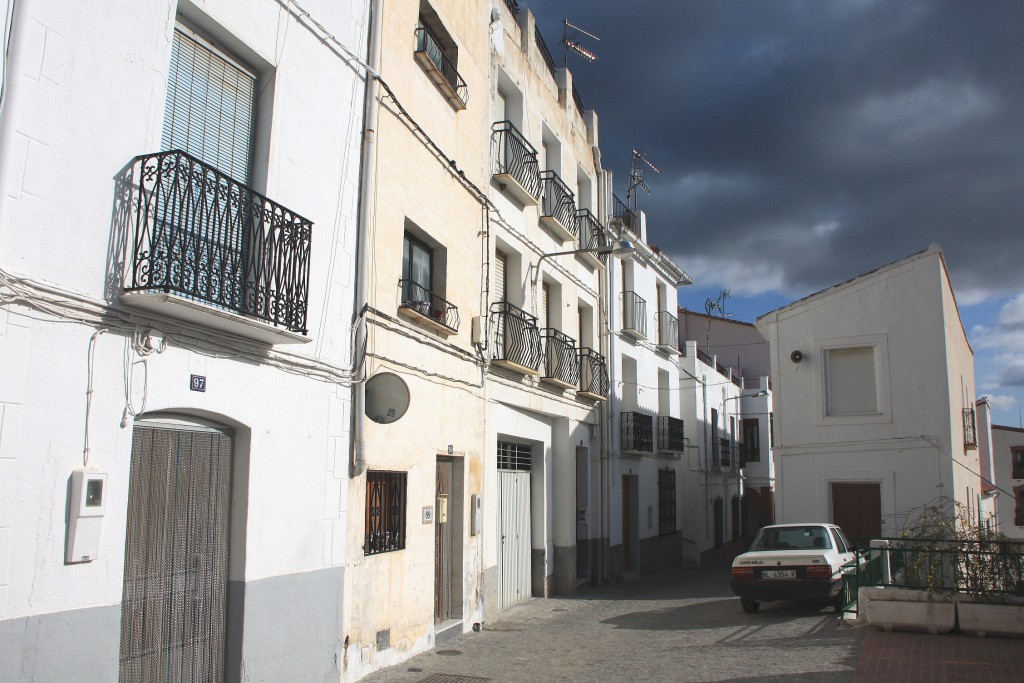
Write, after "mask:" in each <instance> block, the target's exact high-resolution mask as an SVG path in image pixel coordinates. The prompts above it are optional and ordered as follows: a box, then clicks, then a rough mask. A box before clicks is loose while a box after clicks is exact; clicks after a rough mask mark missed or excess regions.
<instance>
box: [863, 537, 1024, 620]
mask: <svg viewBox="0 0 1024 683" xmlns="http://www.w3.org/2000/svg"><path fill="white" fill-rule="evenodd" d="M857 553H858V555H859V556H861V557H862V558H863V559H862V560H861V561H860V562H859V563H856V568H855V569H854V570H853V571H852V572H850V574H851V576H850V578H849V583H850V585H851V588H852V590H851V591H850V593H849V596H850V605H852V604H854V603H855V602H856V591H857V589H858V588H859V587H861V586H889V587H894V588H908V589H913V590H923V591H928V592H944V593H968V594H971V595H974V596H976V597H977V598H978V599H980V600H981V601H982V602H984V601H989V600H997V599H999V596H1004V595H1014V596H1024V543H1021V542H1020V541H994V540H955V539H949V540H947V539H919V538H883V539H873V540H871V541H870V544H869V547H863V546H859V547H858V549H857ZM850 605H848V607H847V608H848V609H849V608H850Z"/></svg>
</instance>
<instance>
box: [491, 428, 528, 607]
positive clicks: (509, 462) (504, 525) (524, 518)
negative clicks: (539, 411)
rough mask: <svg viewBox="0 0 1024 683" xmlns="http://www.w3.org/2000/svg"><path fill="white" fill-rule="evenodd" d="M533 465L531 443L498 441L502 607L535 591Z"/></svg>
mask: <svg viewBox="0 0 1024 683" xmlns="http://www.w3.org/2000/svg"><path fill="white" fill-rule="evenodd" d="M530 467H531V449H530V447H529V446H525V445H522V444H516V443H507V442H501V441H499V442H498V581H499V585H500V586H501V593H500V599H499V604H498V609H505V608H506V607H509V606H511V605H514V604H516V603H517V602H520V601H521V600H525V599H526V598H528V597H530V595H531V574H530Z"/></svg>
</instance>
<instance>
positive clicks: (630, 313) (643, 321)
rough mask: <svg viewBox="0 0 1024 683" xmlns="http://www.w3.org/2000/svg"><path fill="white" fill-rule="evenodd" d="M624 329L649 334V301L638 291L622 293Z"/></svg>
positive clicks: (644, 334)
mask: <svg viewBox="0 0 1024 683" xmlns="http://www.w3.org/2000/svg"><path fill="white" fill-rule="evenodd" d="M622 329H624V330H634V331H636V332H638V333H639V334H641V335H643V336H645V337H646V336H647V301H646V300H645V299H643V298H642V297H641V296H640V295H639V294H637V293H636V292H629V291H626V292H623V293H622Z"/></svg>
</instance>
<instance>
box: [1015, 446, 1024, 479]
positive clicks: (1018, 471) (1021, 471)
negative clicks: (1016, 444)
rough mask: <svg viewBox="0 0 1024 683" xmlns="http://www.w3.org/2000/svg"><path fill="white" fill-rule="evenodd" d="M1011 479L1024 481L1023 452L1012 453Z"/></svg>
mask: <svg viewBox="0 0 1024 683" xmlns="http://www.w3.org/2000/svg"><path fill="white" fill-rule="evenodd" d="M1013 478H1014V479H1024V450H1017V451H1014V452H1013Z"/></svg>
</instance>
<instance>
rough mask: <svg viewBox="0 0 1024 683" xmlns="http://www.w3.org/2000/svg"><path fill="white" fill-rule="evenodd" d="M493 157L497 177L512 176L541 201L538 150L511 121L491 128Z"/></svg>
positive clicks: (502, 122) (501, 122)
mask: <svg viewBox="0 0 1024 683" xmlns="http://www.w3.org/2000/svg"><path fill="white" fill-rule="evenodd" d="M491 157H492V158H493V159H494V174H495V175H509V176H512V177H513V178H515V180H516V182H517V183H519V184H520V185H521V186H522V187H523V189H524V190H526V192H527V193H528V194H529V195H530V196H532V197H533V198H534V199H540V190H541V183H540V166H539V164H538V163H537V150H536V149H535V148H534V146H533V145H531V144H530V142H529V141H528V140H527V139H526V137H525V136H524V135H523V134H522V133H520V132H519V129H518V128H516V127H515V126H514V125H512V122H511V121H498V122H496V123H495V124H494V125H493V126H491Z"/></svg>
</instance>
